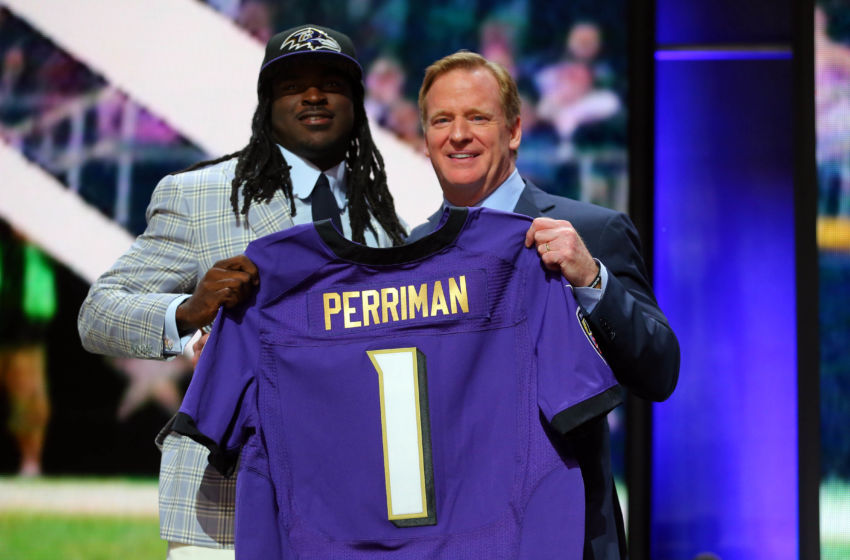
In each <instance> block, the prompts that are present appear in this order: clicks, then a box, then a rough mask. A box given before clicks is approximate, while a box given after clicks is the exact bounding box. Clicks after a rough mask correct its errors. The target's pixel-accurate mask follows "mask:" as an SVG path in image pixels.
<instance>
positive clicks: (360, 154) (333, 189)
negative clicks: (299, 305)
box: [78, 25, 405, 559]
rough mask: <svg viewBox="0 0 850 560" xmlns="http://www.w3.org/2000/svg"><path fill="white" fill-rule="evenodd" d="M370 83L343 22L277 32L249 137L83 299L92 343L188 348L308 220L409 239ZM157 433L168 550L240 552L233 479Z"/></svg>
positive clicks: (158, 205)
mask: <svg viewBox="0 0 850 560" xmlns="http://www.w3.org/2000/svg"><path fill="white" fill-rule="evenodd" d="M361 80H362V69H361V67H360V65H359V63H358V62H357V59H356V55H355V50H354V45H353V44H352V42H351V40H350V39H349V38H348V37H347V36H346V35H344V34H342V33H339V32H338V31H335V30H332V29H328V28H324V27H320V26H316V25H302V26H299V27H296V28H292V29H289V30H286V31H284V32H282V33H279V34H277V35H275V36H274V37H272V38H271V39H270V40H269V42H268V44H267V45H266V53H265V58H264V60H263V64H262V67H261V69H260V76H259V80H258V85H257V92H258V98H259V102H258V105H257V110H256V112H255V114H254V118H253V123H252V136H251V140H250V141H249V142H248V145H247V146H245V148H243V149H242V150H240V151H238V152H236V153H233V154H230V155H227V156H224V157H222V158H219V159H216V160H212V161H206V162H201V163H199V164H196V165H194V166H192V167H190V168H189V169H187V170H185V171H183V172H178V173H174V174H172V175H169V176H167V177H165V178H164V179H163V180H162V181H161V182H160V183H159V185H157V187H156V190H155V191H154V193H153V195H152V199H151V204H150V206H149V208H148V211H147V219H148V227H147V229H146V230H145V232H144V233H143V234H142V235H141V236H139V238H138V239H137V240H136V242H135V243H134V244H133V246H132V247H131V248H130V249H129V250H128V251H127V253H125V254H124V255H123V256H122V257H121V258H120V259H119V260H118V261H117V262H116V263H115V265H113V267H112V268H111V269H110V270H109V271H107V272H106V273H105V274H104V275H103V276H101V277H100V278H99V279H98V280H97V282H95V284H94V285H93V286H92V288H91V290H90V291H89V295H88V297H87V298H86V300H85V302H84V303H83V306H82V308H81V309H80V315H79V324H78V326H79V331H80V337H81V339H82V342H83V346H84V347H85V348H86V349H87V350H89V351H91V352H96V353H101V354H108V355H113V356H131V357H136V358H159V359H163V358H167V357H169V356H173V355H177V354H180V353H181V352H182V351H183V346H184V345H185V344H187V343H188V340H189V338H190V335H191V334H192V333H194V332H195V331H196V330H197V329H200V328H203V327H205V326H206V325H209V324H210V323H211V322H212V320H213V319H214V318H215V315H216V313H217V311H218V309H219V307H221V306H224V307H226V308H230V307H232V306H234V305H236V304H238V303H240V302H242V301H244V300H245V299H246V298H247V297H249V296H250V295H251V294H252V293H253V290H254V288H255V287H256V285H257V283H258V275H257V269H256V267H255V266H254V265H253V263H251V261H250V260H248V259H247V258H246V257H245V256H244V255H242V253H243V251H244V249H245V247H246V246H247V245H248V243H249V242H251V241H252V240H254V239H256V238H258V237H262V236H264V235H267V234H270V233H273V232H276V231H280V230H282V229H286V228H289V227H292V226H293V225H296V224H301V223H307V222H310V221H313V220H318V219H325V218H330V219H332V220H333V221H334V223H335V224H336V225H337V227H338V228H340V229H341V230H342V232H343V233H344V234H345V236H346V237H349V238H351V239H353V240H354V241H357V242H359V243H365V244H367V245H370V246H389V245H399V244H401V243H402V242H403V240H404V236H405V231H404V228H403V226H402V225H401V223H400V222H399V220H398V218H397V217H396V214H395V210H394V207H393V199H392V196H391V195H390V193H389V191H388V189H387V184H386V174H385V172H384V164H383V159H382V157H381V154H380V153H379V152H378V150H377V148H376V147H375V146H374V144H373V142H372V136H371V133H370V131H369V124H368V122H367V119H366V112H365V109H364V106H363V95H364V92H363V85H362V81H361ZM158 442H159V443H161V445H162V453H163V454H162V462H161V469H160V496H159V504H160V535H161V536H162V538H163V539H165V540H167V541H169V553H168V557H169V558H171V559H178V558H233V550H232V547H233V515H234V497H235V484H236V483H235V478H234V479H224V478H223V477H221V476H220V475H218V473H217V472H216V471H215V470H214V469H212V468H211V467H209V465H208V463H207V455H208V450H207V449H206V448H205V447H203V446H201V445H199V444H197V443H195V442H193V441H192V440H190V439H189V438H186V437H183V436H180V435H178V434H176V433H173V432H171V431H170V430H169V427H168V426H166V428H165V429H164V430H163V432H162V433H161V434H160V437H159V438H158Z"/></svg>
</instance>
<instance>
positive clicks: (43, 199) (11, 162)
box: [0, 142, 133, 282]
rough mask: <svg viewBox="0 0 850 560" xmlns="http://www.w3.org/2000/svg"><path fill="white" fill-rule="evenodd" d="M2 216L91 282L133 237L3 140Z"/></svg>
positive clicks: (0, 147)
mask: <svg viewBox="0 0 850 560" xmlns="http://www.w3.org/2000/svg"><path fill="white" fill-rule="evenodd" d="M0 169H2V170H3V174H2V180H0V217H2V218H3V219H4V220H6V221H7V222H8V223H9V224H11V225H12V226H13V227H14V228H15V229H17V230H18V231H20V232H21V233H23V234H24V235H25V236H26V237H28V238H29V239H31V240H32V241H34V242H35V243H37V244H38V245H39V246H41V247H42V248H43V249H44V250H45V251H47V252H48V253H49V254H50V255H51V256H52V257H53V258H55V259H57V260H58V261H60V262H62V263H64V264H65V265H66V266H67V267H68V268H70V269H71V270H73V271H74V272H76V273H77V274H79V275H80V276H81V277H82V278H84V279H85V280H88V281H89V282H92V281H94V280H95V279H96V278H97V277H98V276H100V275H101V274H102V273H103V272H104V271H105V270H106V269H107V268H108V267H109V266H110V265H111V264H112V263H113V262H115V259H117V258H118V257H119V256H121V254H122V253H124V251H126V250H127V248H128V247H129V246H130V244H131V243H132V242H133V237H132V236H131V235H130V234H129V233H127V231H126V230H124V229H123V228H122V227H121V226H119V225H118V224H117V223H115V222H113V221H112V220H110V219H109V218H107V217H106V216H104V215H103V214H101V213H100V212H98V211H97V210H95V209H94V207H92V206H89V205H88V204H86V203H85V202H84V201H83V200H82V199H81V198H80V197H79V196H77V195H76V194H75V193H73V192H71V191H70V190H68V189H67V188H65V186H64V185H62V184H61V183H60V182H58V181H57V180H56V179H54V178H53V177H52V176H51V175H50V174H48V173H46V172H45V171H44V170H42V169H41V168H40V167H39V166H37V165H35V164H33V163H30V162H29V161H28V160H27V159H25V158H24V157H23V156H21V154H20V153H18V151H17V150H15V149H14V148H12V147H10V146H8V145H6V144H4V143H3V142H0Z"/></svg>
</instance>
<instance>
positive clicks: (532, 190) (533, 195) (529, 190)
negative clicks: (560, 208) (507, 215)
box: [514, 181, 555, 218]
mask: <svg viewBox="0 0 850 560" xmlns="http://www.w3.org/2000/svg"><path fill="white" fill-rule="evenodd" d="M548 197H549V195H547V194H546V193H545V192H544V191H542V190H540V189H539V188H537V187H536V186H534V184H533V183H530V182H528V181H526V182H525V188H524V189H522V194H520V195H519V200H518V201H517V203H516V206H514V213H516V214H522V215H523V216H528V217H529V218H537V217H539V216H545V215H546V214H547V213H548V212H549V211H550V210H551V209H552V208H554V207H555V204H554V203H553V202H551V201H549V200H547V199H548Z"/></svg>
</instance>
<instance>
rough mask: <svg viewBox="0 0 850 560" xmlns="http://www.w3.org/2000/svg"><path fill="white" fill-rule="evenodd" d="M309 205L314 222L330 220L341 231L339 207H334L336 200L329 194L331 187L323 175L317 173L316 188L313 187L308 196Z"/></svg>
mask: <svg viewBox="0 0 850 560" xmlns="http://www.w3.org/2000/svg"><path fill="white" fill-rule="evenodd" d="M310 205H311V206H312V208H313V221H314V222H318V221H319V220H327V219H328V218H330V219H331V221H332V222H333V223H334V225H335V226H336V228H337V229H338V230H339V231H342V222H341V221H340V219H339V206H337V205H336V199H335V198H334V195H333V193H332V192H331V185H330V183H329V182H328V178H327V177H325V174H324V173H319V178H318V179H317V180H316V186H315V187H313V194H311V195H310Z"/></svg>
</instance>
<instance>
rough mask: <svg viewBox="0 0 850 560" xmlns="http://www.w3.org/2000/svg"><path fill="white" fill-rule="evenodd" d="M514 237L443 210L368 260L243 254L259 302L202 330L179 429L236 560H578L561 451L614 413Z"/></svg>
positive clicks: (609, 379)
mask: <svg viewBox="0 0 850 560" xmlns="http://www.w3.org/2000/svg"><path fill="white" fill-rule="evenodd" d="M529 223H530V220H528V219H526V218H524V217H521V216H517V215H514V214H505V213H499V212H493V211H489V210H482V209H452V210H451V211H447V213H446V216H444V223H443V224H442V226H441V227H440V228H439V229H438V230H437V231H436V232H435V233H433V234H432V235H430V236H428V237H425V238H423V239H421V240H419V241H417V242H415V243H412V244H410V245H406V246H403V247H396V248H389V249H369V248H365V247H363V246H360V245H356V244H353V243H351V242H348V241H346V240H345V239H344V238H342V237H341V236H340V235H339V234H338V233H337V232H336V230H334V229H333V227H332V226H330V225H329V223H327V222H324V223H319V224H317V225H315V227H314V226H313V225H308V226H303V227H296V228H292V229H289V230H286V231H284V232H281V233H278V234H274V235H271V236H268V237H265V238H262V239H260V240H257V241H255V242H254V243H252V244H251V245H250V246H249V247H248V250H247V253H246V254H247V255H248V257H249V258H250V259H251V260H252V261H253V262H255V263H256V264H257V266H258V268H259V270H260V287H259V290H258V292H257V293H256V295H255V297H254V299H253V301H251V302H250V303H249V304H248V305H246V306H245V307H243V308H241V309H239V310H236V311H232V312H225V313H223V314H221V315H220V316H219V318H218V319H217V321H216V323H215V327H214V330H213V333H212V336H211V337H210V340H209V342H208V343H207V345H206V347H205V348H204V351H203V354H202V357H201V360H200V363H199V365H198V369H197V370H196V372H195V376H194V378H193V380H192V383H191V386H190V388H189V391H188V393H187V395H186V398H185V400H184V403H183V406H182V407H181V413H180V414H179V418H178V422H177V429H178V430H179V431H182V432H183V433H186V434H187V435H191V436H192V437H194V438H196V439H197V440H198V441H200V442H202V443H204V444H205V445H207V446H208V447H209V448H210V450H211V455H210V461H211V462H212V463H213V465H215V466H216V467H217V468H218V469H219V470H221V471H223V472H232V470H233V468H234V465H235V463H236V461H235V459H236V457H237V456H238V454H239V452H240V451H241V461H240V462H239V475H238V478H237V506H236V555H237V557H238V558H240V559H247V558H317V559H318V558H323V559H324V558H328V559H339V558H346V559H361V558H362V559H367V558H368V559H372V558H392V559H414V558H416V559H419V558H446V559H453V560H454V559H463V558H470V559H496V558H529V559H535V560H537V559H545V558H575V559H580V558H581V557H582V543H583V538H584V487H583V484H582V479H581V474H580V472H579V468H578V465H577V464H576V462H575V461H574V460H573V458H572V456H571V454H570V450H569V448H568V447H567V446H566V445H564V444H563V443H562V440H561V439H560V437H559V436H560V434H559V432H560V433H563V432H566V431H569V430H570V429H572V428H574V427H576V426H578V425H579V424H581V423H583V422H584V421H586V420H588V419H590V418H594V417H596V416H598V415H600V414H604V413H606V412H608V411H609V410H610V409H611V408H613V407H614V406H616V405H617V404H619V402H620V401H621V399H622V395H621V390H620V388H619V386H618V385H617V384H616V381H615V379H614V376H613V374H612V373H611V371H610V369H609V368H608V366H607V365H606V364H605V362H604V361H603V360H602V358H601V356H600V355H599V353H598V352H597V350H596V348H595V346H594V344H593V343H592V339H590V338H589V335H588V334H587V333H585V331H584V330H583V329H582V324H581V320H582V318H581V315H580V312H579V309H578V308H577V306H576V303H575V301H574V298H573V296H572V293H571V288H570V287H569V286H566V285H565V284H564V283H563V278H562V277H561V276H560V275H559V274H555V273H551V272H548V271H546V270H545V269H544V268H543V267H542V266H541V264H540V260H539V257H538V256H537V254H536V252H535V251H534V250H533V249H526V248H525V247H524V246H523V244H522V239H523V235H524V233H525V231H526V230H527V229H528V226H529Z"/></svg>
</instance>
